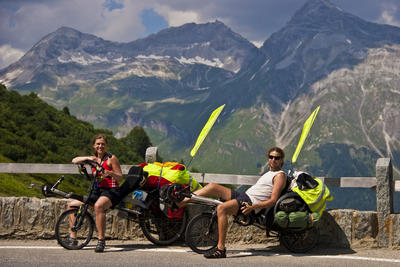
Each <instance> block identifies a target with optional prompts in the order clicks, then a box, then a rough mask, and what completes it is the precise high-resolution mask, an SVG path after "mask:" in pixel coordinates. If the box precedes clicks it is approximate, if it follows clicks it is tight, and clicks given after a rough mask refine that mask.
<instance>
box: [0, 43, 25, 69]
mask: <svg viewBox="0 0 400 267" xmlns="http://www.w3.org/2000/svg"><path fill="white" fill-rule="evenodd" d="M23 55H24V51H22V50H19V49H15V48H12V47H11V46H10V45H2V46H0V69H2V68H5V67H7V66H8V65H10V64H12V63H14V62H16V61H17V60H18V59H20V58H21V57H22V56H23Z"/></svg>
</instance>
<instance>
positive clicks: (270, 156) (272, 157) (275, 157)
mask: <svg viewBox="0 0 400 267" xmlns="http://www.w3.org/2000/svg"><path fill="white" fill-rule="evenodd" d="M268 158H269V159H275V160H280V159H281V156H272V155H268Z"/></svg>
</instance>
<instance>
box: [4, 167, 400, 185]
mask: <svg viewBox="0 0 400 267" xmlns="http://www.w3.org/2000/svg"><path fill="white" fill-rule="evenodd" d="M130 167H132V165H121V169H122V173H123V174H128V171H129V168H130ZM0 173H28V174H29V173H32V174H33V173H35V174H79V172H78V168H77V166H76V165H74V164H43V163H0ZM191 174H192V176H193V177H194V178H195V179H196V180H197V181H199V182H200V183H211V182H213V183H219V184H235V185H253V184H255V183H256V182H257V180H258V179H259V178H260V176H259V175H240V174H220V173H192V172H191ZM318 178H320V179H321V180H323V181H324V183H325V184H326V185H328V186H333V187H358V188H376V185H377V184H376V177H318ZM393 188H394V190H395V191H400V181H394V185H393Z"/></svg>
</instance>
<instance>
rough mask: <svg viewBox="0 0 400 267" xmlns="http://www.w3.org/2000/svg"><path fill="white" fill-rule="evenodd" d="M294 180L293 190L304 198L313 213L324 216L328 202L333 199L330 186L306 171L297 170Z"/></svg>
mask: <svg viewBox="0 0 400 267" xmlns="http://www.w3.org/2000/svg"><path fill="white" fill-rule="evenodd" d="M294 180H295V183H294V184H293V187H292V191H293V192H296V193H297V194H298V195H299V196H300V197H301V198H302V199H303V200H304V202H305V203H306V204H307V205H308V207H309V208H310V210H311V211H312V212H313V213H314V212H316V213H318V214H319V216H322V213H323V212H324V210H325V208H326V202H327V201H332V200H333V196H331V194H330V191H329V188H328V187H327V186H326V185H325V184H324V182H323V181H322V180H321V179H318V178H313V177H311V175H309V174H308V173H306V172H295V173H294Z"/></svg>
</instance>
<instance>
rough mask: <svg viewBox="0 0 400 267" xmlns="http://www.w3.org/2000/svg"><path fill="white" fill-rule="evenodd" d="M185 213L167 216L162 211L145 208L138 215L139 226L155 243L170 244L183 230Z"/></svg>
mask: <svg viewBox="0 0 400 267" xmlns="http://www.w3.org/2000/svg"><path fill="white" fill-rule="evenodd" d="M186 221H187V213H186V211H184V212H183V215H182V218H179V219H173V218H168V217H167V216H166V215H164V213H162V212H161V211H160V212H154V211H151V210H145V211H144V213H143V214H142V215H141V216H139V226H140V228H141V229H142V231H143V234H144V235H145V236H146V238H147V239H148V240H149V241H150V242H152V243H154V244H156V245H163V246H165V245H170V244H172V243H174V242H175V241H176V240H178V238H179V237H180V236H182V234H183V232H184V231H185V227H186Z"/></svg>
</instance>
